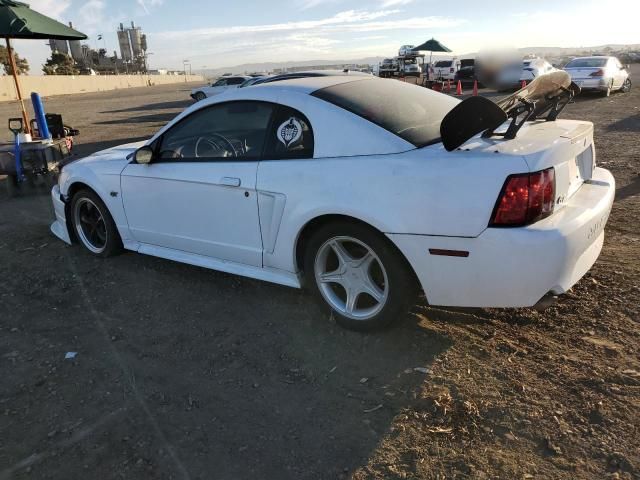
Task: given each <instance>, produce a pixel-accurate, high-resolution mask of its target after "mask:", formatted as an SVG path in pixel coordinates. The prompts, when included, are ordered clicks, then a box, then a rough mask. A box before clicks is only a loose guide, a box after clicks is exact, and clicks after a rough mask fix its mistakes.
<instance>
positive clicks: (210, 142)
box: [194, 133, 238, 158]
mask: <svg viewBox="0 0 640 480" xmlns="http://www.w3.org/2000/svg"><path fill="white" fill-rule="evenodd" d="M208 137H215V138H218V139H220V140H221V141H222V142H224V143H225V144H226V146H227V147H228V148H226V149H225V151H228V152H231V153H233V157H234V158H237V157H238V153H237V152H236V149H235V148H234V146H233V144H232V143H231V142H230V141H229V139H228V138H226V137H225V136H223V135H220V134H219V133H210V134H209V135H208V136H207V137H200V138H198V141H197V142H196V147H195V149H194V154H195V156H196V158H199V157H200V155H199V154H198V149H199V147H200V144H201V143H202V142H204V143H206V144H207V145H209V146H210V147H211V148H213V149H214V150H221V148H220V145H218V144H217V143H216V142H215V140H212V139H211V138H208Z"/></svg>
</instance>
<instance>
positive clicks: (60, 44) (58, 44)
mask: <svg viewBox="0 0 640 480" xmlns="http://www.w3.org/2000/svg"><path fill="white" fill-rule="evenodd" d="M49 47H51V51H52V52H58V53H64V54H65V55H69V44H68V43H67V41H66V40H56V39H54V38H52V39H51V40H49Z"/></svg>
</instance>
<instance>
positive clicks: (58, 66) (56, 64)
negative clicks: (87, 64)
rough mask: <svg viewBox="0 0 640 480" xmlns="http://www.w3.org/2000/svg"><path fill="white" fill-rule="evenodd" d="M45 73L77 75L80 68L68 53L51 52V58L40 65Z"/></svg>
mask: <svg viewBox="0 0 640 480" xmlns="http://www.w3.org/2000/svg"><path fill="white" fill-rule="evenodd" d="M42 71H43V72H44V74H45V75H78V74H79V73H80V70H78V68H77V67H76V63H75V62H74V61H73V58H71V57H70V56H69V55H65V54H64V53H60V52H53V53H52V54H51V58H50V59H49V60H47V63H45V64H44V66H43V67H42Z"/></svg>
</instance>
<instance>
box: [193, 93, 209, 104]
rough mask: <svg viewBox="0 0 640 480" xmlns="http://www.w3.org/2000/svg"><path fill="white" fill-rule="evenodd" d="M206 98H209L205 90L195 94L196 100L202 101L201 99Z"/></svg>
mask: <svg viewBox="0 0 640 480" xmlns="http://www.w3.org/2000/svg"><path fill="white" fill-rule="evenodd" d="M205 98H207V96H206V95H205V94H204V93H203V92H196V94H195V99H196V102H200V101H201V100H204V99H205Z"/></svg>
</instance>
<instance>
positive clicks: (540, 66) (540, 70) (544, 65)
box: [496, 58, 558, 90]
mask: <svg viewBox="0 0 640 480" xmlns="http://www.w3.org/2000/svg"><path fill="white" fill-rule="evenodd" d="M557 70H558V69H557V68H555V67H554V66H553V65H551V64H550V63H549V62H548V61H546V60H545V59H543V58H529V59H525V60H523V61H522V62H517V63H511V64H507V65H506V66H505V67H504V68H503V69H502V70H501V71H500V72H499V73H498V76H497V79H496V81H497V84H498V89H499V90H511V89H518V88H520V86H521V85H522V82H523V81H525V82H527V83H529V82H531V81H532V80H533V79H534V78H537V77H539V76H540V75H544V74H546V73H551V72H555V71H557Z"/></svg>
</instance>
